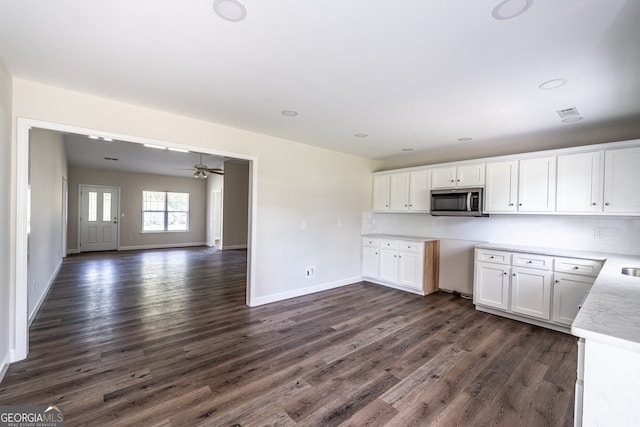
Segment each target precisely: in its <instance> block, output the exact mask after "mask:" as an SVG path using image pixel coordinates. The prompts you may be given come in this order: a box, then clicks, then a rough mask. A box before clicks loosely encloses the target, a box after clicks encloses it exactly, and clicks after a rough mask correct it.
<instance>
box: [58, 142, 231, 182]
mask: <svg viewBox="0 0 640 427" xmlns="http://www.w3.org/2000/svg"><path fill="white" fill-rule="evenodd" d="M50 132H53V131H50ZM63 138H64V148H65V152H66V154H67V162H68V164H69V166H70V167H77V168H88V169H101V170H112V171H119V172H137V173H147V174H154V175H169V176H181V177H192V176H193V173H194V171H195V169H194V168H193V167H194V165H195V164H196V163H201V162H200V159H201V158H200V156H202V163H204V164H205V165H207V166H208V167H209V168H221V169H224V161H225V160H230V158H227V157H220V156H214V155H211V154H202V153H194V152H188V153H182V152H177V151H171V150H168V149H166V148H164V149H161V148H158V147H160V146H157V147H145V146H144V145H142V144H135V143H131V142H125V141H105V140H104V139H92V138H89V137H87V136H86V135H76V134H68V133H67V134H63ZM236 161H238V160H236Z"/></svg>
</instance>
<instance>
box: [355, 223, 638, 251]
mask: <svg viewBox="0 0 640 427" xmlns="http://www.w3.org/2000/svg"><path fill="white" fill-rule="evenodd" d="M595 228H602V229H603V230H604V239H596V238H595ZM363 231H364V232H365V233H367V232H368V233H391V234H408V235H417V236H428V237H437V238H442V239H462V240H476V241H485V242H493V243H508V244H513V245H527V246H541V247H549V248H567V249H576V250H583V251H597V252H609V253H620V254H634V255H640V218H638V217H587V216H558V215H553V216H552V215H492V216H490V217H488V218H457V217H433V216H430V215H428V214H387V213H365V214H364V215H363Z"/></svg>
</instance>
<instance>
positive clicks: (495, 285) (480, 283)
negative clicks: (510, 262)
mask: <svg viewBox="0 0 640 427" xmlns="http://www.w3.org/2000/svg"><path fill="white" fill-rule="evenodd" d="M509 269H510V268H509V266H507V265H500V264H489V263H483V262H477V263H476V271H475V274H474V290H473V300H474V301H473V302H474V303H475V304H480V305H486V306H488V307H493V308H499V309H502V310H508V309H509Z"/></svg>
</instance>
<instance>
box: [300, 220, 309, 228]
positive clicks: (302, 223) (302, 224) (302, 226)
mask: <svg viewBox="0 0 640 427" xmlns="http://www.w3.org/2000/svg"><path fill="white" fill-rule="evenodd" d="M306 229H307V221H304V220H302V221H300V230H306Z"/></svg>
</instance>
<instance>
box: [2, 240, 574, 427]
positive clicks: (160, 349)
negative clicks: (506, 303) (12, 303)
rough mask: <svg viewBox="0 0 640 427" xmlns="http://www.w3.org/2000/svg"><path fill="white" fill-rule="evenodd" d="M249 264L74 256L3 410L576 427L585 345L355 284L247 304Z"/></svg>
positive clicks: (469, 309)
mask: <svg viewBox="0 0 640 427" xmlns="http://www.w3.org/2000/svg"><path fill="white" fill-rule="evenodd" d="M245 271H246V252H245V251H238V250H234V251H224V252H221V251H215V250H212V249H209V248H188V249H166V250H158V251H136V252H113V253H100V254H81V255H74V256H71V257H68V258H67V259H66V260H65V262H64V264H63V266H62V268H61V270H60V273H59V275H58V277H57V279H56V281H55V284H54V286H53V287H52V290H51V292H50V294H49V296H48V297H47V299H46V301H45V303H44V305H43V306H42V309H41V310H40V313H39V314H38V316H37V318H36V320H35V321H34V323H33V325H32V327H31V337H30V353H29V358H28V359H27V360H25V361H22V362H18V363H15V364H13V365H12V366H10V368H9V371H8V372H7V375H6V376H5V378H4V380H3V382H2V383H0V405H13V404H21V405H26V404H39V405H44V404H52V403H53V404H59V405H63V407H64V410H65V415H66V425H67V426H82V425H86V426H102V425H109V426H134V425H135V426H141V425H142V426H196V425H197V426H200V425H202V426H383V425H388V426H403V427H404V426H431V425H434V426H440V425H441V426H455V425H459V426H487V425H502V426H570V425H572V424H573V397H574V391H573V390H574V384H575V379H576V358H577V355H576V353H577V348H576V338H574V337H572V336H570V335H566V334H562V333H559V332H554V331H550V330H546V329H543V328H539V327H536V326H531V325H527V324H524V323H520V322H516V321H512V320H508V319H503V318H500V317H497V316H493V315H490V314H486V313H480V312H477V311H475V310H474V307H473V304H472V303H471V301H468V300H465V299H460V298H456V297H455V296H453V295H450V294H447V293H443V292H438V293H435V294H432V295H429V296H427V297H420V296H417V295H413V294H409V293H405V292H401V291H397V290H393V289H389V288H385V287H382V286H378V285H374V284H371V283H366V282H362V283H357V284H354V285H350V286H346V287H343V288H339V289H335V290H331V291H326V292H321V293H317V294H313V295H307V296H304V297H299V298H294V299H290V300H287V301H283V302H278V303H273V304H269V305H265V306H261V307H255V308H249V307H247V306H246V305H245V280H246V277H245Z"/></svg>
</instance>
